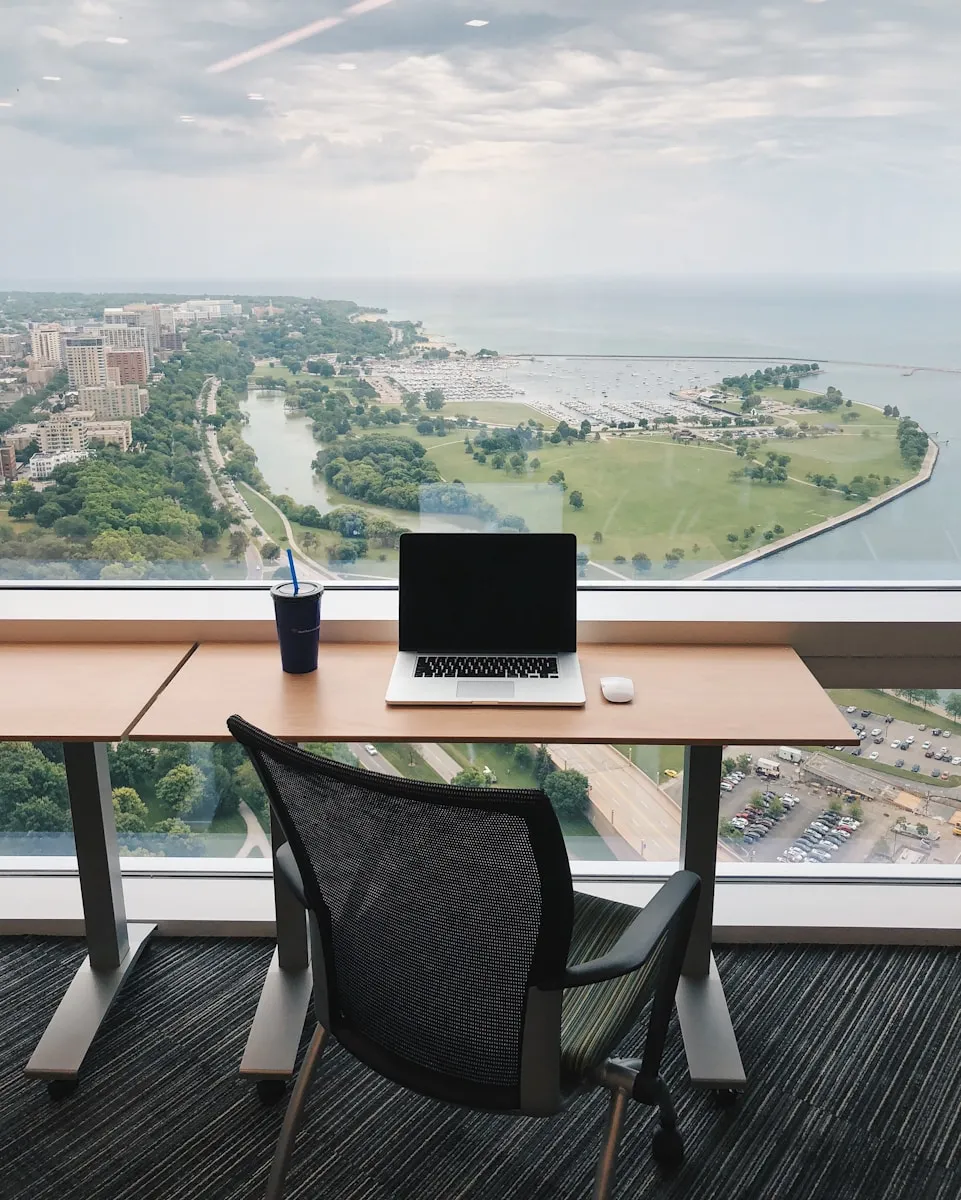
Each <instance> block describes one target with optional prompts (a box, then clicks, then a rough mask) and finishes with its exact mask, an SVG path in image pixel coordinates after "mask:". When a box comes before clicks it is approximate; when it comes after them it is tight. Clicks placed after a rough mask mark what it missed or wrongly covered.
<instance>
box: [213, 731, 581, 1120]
mask: <svg viewBox="0 0 961 1200" xmlns="http://www.w3.org/2000/svg"><path fill="white" fill-rule="evenodd" d="M228 727H229V728H230V731H231V733H233V735H234V737H236V738H237V740H238V741H239V742H241V743H242V744H243V745H244V746H245V747H246V748H247V750H248V752H249V754H250V756H251V759H252V761H253V763H254V766H255V767H256V769H257V771H258V773H259V775H260V778H261V780H262V781H263V783H264V786H265V788H266V790H267V794H268V796H269V798H270V802H271V804H272V806H273V808H274V811H275V814H276V817H277V819H278V820H279V822H280V825H281V827H282V828H283V830H284V833H285V834H286V836H287V839H288V841H289V842H290V846H291V850H292V851H293V854H294V856H295V858H296V860H297V865H298V867H299V869H300V872H301V875H302V877H303V881H304V891H305V894H306V896H307V900H308V903H309V905H310V907H311V910H312V911H313V913H314V914H315V915H316V918H317V923H318V926H319V931H320V937H321V941H322V944H323V952H324V960H325V961H324V972H325V976H326V980H325V982H326V989H327V1006H328V1012H329V1019H330V1024H331V1032H332V1033H334V1035H335V1036H336V1037H337V1038H338V1039H339V1040H340V1041H341V1042H343V1044H344V1045H345V1046H347V1048H348V1049H350V1050H351V1051H352V1052H353V1053H355V1054H356V1055H357V1056H358V1057H359V1058H361V1059H363V1060H365V1061H367V1062H368V1063H369V1064H370V1065H371V1066H373V1067H375V1068H376V1069H377V1070H379V1071H380V1072H381V1073H382V1074H385V1075H387V1076H388V1077H390V1078H394V1079H396V1080H397V1081H398V1082H400V1083H403V1084H404V1085H405V1086H408V1087H413V1088H416V1089H417V1090H419V1091H422V1092H426V1093H427V1094H429V1095H437V1096H441V1097H443V1098H445V1099H456V1100H459V1101H460V1102H462V1103H472V1104H477V1105H481V1106H484V1107H492V1108H516V1107H517V1097H518V1089H519V1086H520V1074H521V1067H520V1063H521V1048H522V1034H523V1027H524V1017H525V1008H526V1002H527V996H528V989H529V988H531V987H535V986H537V985H542V986H544V987H557V986H558V985H559V981H560V980H561V979H562V976H563V972H564V969H565V965H566V961H567V952H568V947H569V944H570V936H571V924H572V905H573V899H572V897H573V891H572V886H571V877H570V869H569V866H568V860H567V853H566V850H565V847H564V841H563V836H562V834H561V831H560V828H559V826H558V823H557V819H556V817H555V815H554V812H553V810H552V808H551V805H550V801H549V800H548V799H547V797H546V796H544V795H543V794H542V793H541V792H537V791H516V790H506V789H504V790H501V789H498V790H496V791H492V790H491V789H486V788H461V787H454V786H448V785H440V784H429V783H419V782H415V781H413V780H406V779H402V778H401V777H399V776H392V775H382V774H377V773H374V772H370V771H364V770H360V769H358V768H354V767H349V766H346V765H344V764H342V763H338V762H334V761H332V760H330V759H325V758H320V757H318V756H316V755H312V754H309V753H307V752H305V751H301V750H298V749H296V748H294V747H292V746H289V745H287V744H285V743H283V742H279V741H277V740H276V739H274V738H272V737H269V736H268V735H267V734H265V733H263V732H262V731H260V730H258V729H256V728H255V727H253V726H251V725H248V724H247V723H246V722H244V721H242V720H241V719H240V718H239V717H231V718H230V720H229V721H228Z"/></svg>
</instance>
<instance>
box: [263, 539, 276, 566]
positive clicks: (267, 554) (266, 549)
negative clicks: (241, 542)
mask: <svg viewBox="0 0 961 1200" xmlns="http://www.w3.org/2000/svg"><path fill="white" fill-rule="evenodd" d="M260 553H261V555H262V556H263V557H264V558H266V559H267V561H268V562H273V561H274V559H275V558H280V547H279V546H278V545H277V544H276V543H274V542H266V543H265V544H264V545H263V546H261V548H260Z"/></svg>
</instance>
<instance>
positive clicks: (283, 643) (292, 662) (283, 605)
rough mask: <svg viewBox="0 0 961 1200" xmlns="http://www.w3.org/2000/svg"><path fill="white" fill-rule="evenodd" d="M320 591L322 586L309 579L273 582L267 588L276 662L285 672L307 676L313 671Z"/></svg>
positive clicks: (315, 667)
mask: <svg viewBox="0 0 961 1200" xmlns="http://www.w3.org/2000/svg"><path fill="white" fill-rule="evenodd" d="M323 591H324V589H323V587H322V585H321V584H319V583H315V582H314V581H313V580H304V581H302V582H301V583H299V584H294V583H277V584H275V585H274V586H273V587H272V588H271V589H270V594H271V596H273V598H274V617H275V618H276V621H277V640H278V642H280V661H281V665H282V666H283V668H284V670H285V671H286V672H287V673H288V674H289V675H307V674H309V673H310V672H311V671H316V670H317V648H318V645H319V643H320V597H321V595H322V594H323Z"/></svg>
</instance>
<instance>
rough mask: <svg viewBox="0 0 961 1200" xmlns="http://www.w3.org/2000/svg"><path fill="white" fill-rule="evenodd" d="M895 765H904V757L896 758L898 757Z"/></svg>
mask: <svg viewBox="0 0 961 1200" xmlns="http://www.w3.org/2000/svg"><path fill="white" fill-rule="evenodd" d="M894 765H895V766H896V767H903V766H904V759H903V758H896V759H895V760H894Z"/></svg>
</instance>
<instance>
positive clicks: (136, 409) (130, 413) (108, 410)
mask: <svg viewBox="0 0 961 1200" xmlns="http://www.w3.org/2000/svg"><path fill="white" fill-rule="evenodd" d="M80 407H81V409H84V410H87V411H89V412H91V413H93V415H94V417H96V418H97V420H100V421H104V420H116V419H118V418H124V417H126V418H128V419H129V418H131V417H142V416H143V415H144V413H145V412H146V411H147V409H148V408H149V407H150V393H149V392H148V391H147V389H146V388H145V387H141V386H139V385H138V384H134V383H126V384H116V383H111V382H108V383H105V384H102V385H101V386H99V387H85V388H81V389H80Z"/></svg>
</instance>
